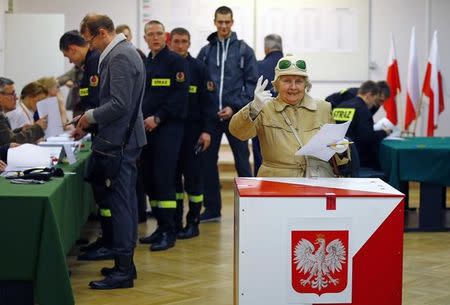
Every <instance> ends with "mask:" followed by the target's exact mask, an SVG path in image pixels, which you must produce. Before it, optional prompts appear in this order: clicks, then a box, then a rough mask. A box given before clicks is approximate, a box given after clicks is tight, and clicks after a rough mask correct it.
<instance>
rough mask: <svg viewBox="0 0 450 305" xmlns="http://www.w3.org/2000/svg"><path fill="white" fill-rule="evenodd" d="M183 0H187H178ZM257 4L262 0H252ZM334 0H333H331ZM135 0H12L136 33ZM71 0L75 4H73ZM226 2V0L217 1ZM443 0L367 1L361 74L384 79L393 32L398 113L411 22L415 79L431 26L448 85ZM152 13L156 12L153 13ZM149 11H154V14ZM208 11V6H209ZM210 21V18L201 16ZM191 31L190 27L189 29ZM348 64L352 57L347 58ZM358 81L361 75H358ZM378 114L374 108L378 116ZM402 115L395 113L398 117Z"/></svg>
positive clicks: (336, 85) (448, 4) (446, 124)
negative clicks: (106, 20)
mask: <svg viewBox="0 0 450 305" xmlns="http://www.w3.org/2000/svg"><path fill="white" fill-rule="evenodd" d="M179 1H187V0H179ZM254 1H256V2H257V3H258V5H260V3H263V2H264V1H263V0H254ZM336 1H338V0H336ZM138 2H139V1H138V0H136V1H123V0H98V1H92V0H90V1H88V0H79V1H77V2H73V1H69V0H60V1H53V0H15V1H14V10H15V13H44V12H45V13H63V14H65V15H66V30H69V29H73V28H78V25H79V22H80V20H81V19H82V18H83V16H84V15H85V14H86V13H88V12H92V11H97V12H102V13H106V14H108V15H110V16H111V18H112V19H113V21H114V22H115V23H116V24H119V23H127V24H129V25H130V26H131V27H132V30H133V32H134V33H137V27H138V24H137V23H138ZM74 3H76V5H74ZM223 3H226V1H223ZM449 11H450V1H448V0H371V1H370V13H369V15H370V20H368V22H370V48H369V54H370V55H369V56H370V60H371V61H372V62H373V63H374V64H375V65H376V67H375V69H373V70H370V72H369V75H367V78H370V79H374V80H381V79H385V77H386V68H387V67H386V66H387V60H388V52H389V33H390V32H393V34H394V36H395V39H396V46H397V57H398V62H399V68H400V78H401V82H402V90H403V91H402V94H401V96H400V98H399V99H398V100H399V101H401V106H400V107H399V113H400V114H402V115H403V113H404V109H405V107H404V101H405V91H406V77H407V65H408V53H409V39H410V32H411V27H412V26H413V25H415V26H416V41H417V50H418V59H419V63H420V67H419V73H420V83H422V82H423V74H424V70H425V64H426V61H427V58H428V48H429V44H430V39H431V34H432V32H433V31H434V29H437V30H438V31H439V53H440V58H441V67H442V69H443V72H444V77H445V79H444V81H445V84H446V88H448V90H447V91H448V92H449V91H450V81H449V80H450V40H449V39H448V29H449V28H450V18H448V17H447V15H448V12H449ZM156 14H157V13H156ZM156 14H155V15H156ZM211 14H213V12H211ZM204 22H205V23H211V22H212V21H211V19H208V20H204ZM192 34H193V35H195V33H192ZM348 64H349V65H351V64H352V63H351V62H349V63H348ZM361 81H362V80H361ZM358 85H359V83H357V82H356V83H343V82H334V81H333V82H330V81H320V82H319V81H314V79H313V89H312V92H311V94H312V95H313V96H315V97H320V98H323V97H325V96H326V95H328V94H329V93H332V92H334V91H337V90H340V89H342V88H345V87H347V86H358ZM446 98H447V104H446V105H447V110H446V111H445V112H444V113H443V114H442V115H441V118H440V127H439V129H438V131H437V134H438V135H447V136H450V97H449V95H448V93H447V96H446ZM381 115H382V114H381V113H379V114H378V116H381ZM402 121H403V118H401V122H402Z"/></svg>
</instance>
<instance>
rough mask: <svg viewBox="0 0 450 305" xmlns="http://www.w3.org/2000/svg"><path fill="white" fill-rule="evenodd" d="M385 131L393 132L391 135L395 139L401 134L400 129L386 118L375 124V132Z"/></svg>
mask: <svg viewBox="0 0 450 305" xmlns="http://www.w3.org/2000/svg"><path fill="white" fill-rule="evenodd" d="M383 129H390V130H392V133H391V135H392V136H393V137H399V136H400V134H401V131H400V128H398V127H397V126H395V125H394V124H392V122H391V121H390V120H389V119H388V118H386V117H384V118H381V119H379V120H378V121H377V122H376V123H375V124H373V130H374V131H377V130H383Z"/></svg>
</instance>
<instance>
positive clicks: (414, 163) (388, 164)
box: [380, 137, 450, 231]
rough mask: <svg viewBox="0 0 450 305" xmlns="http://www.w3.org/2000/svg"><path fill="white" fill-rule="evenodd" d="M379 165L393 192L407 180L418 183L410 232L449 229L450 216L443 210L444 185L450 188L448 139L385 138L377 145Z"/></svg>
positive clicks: (400, 187)
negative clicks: (417, 200)
mask: <svg viewBox="0 0 450 305" xmlns="http://www.w3.org/2000/svg"><path fill="white" fill-rule="evenodd" d="M380 163H381V168H382V169H383V171H384V173H385V174H386V175H387V177H388V182H389V184H391V185H392V186H393V187H395V188H397V189H401V190H402V191H404V189H403V188H404V184H405V182H408V181H418V182H420V207H419V211H418V221H417V226H416V227H415V228H413V227H411V228H410V229H413V230H415V229H417V230H420V231H441V230H450V226H448V225H447V222H448V221H449V220H450V217H449V216H450V215H447V214H448V213H447V212H448V211H447V210H446V209H445V192H446V186H449V185H450V138H448V137H445V138H443V137H434V138H424V137H415V138H405V140H389V139H385V140H383V141H382V142H381V145H380ZM402 184H403V185H402ZM411 214H413V213H411ZM416 214H417V212H416ZM405 224H407V223H406V222H405ZM407 229H408V228H407Z"/></svg>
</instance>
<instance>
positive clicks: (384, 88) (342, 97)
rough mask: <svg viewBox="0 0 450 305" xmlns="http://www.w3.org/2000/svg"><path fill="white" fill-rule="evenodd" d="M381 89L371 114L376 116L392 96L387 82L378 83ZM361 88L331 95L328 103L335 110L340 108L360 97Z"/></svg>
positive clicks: (327, 98)
mask: <svg viewBox="0 0 450 305" xmlns="http://www.w3.org/2000/svg"><path fill="white" fill-rule="evenodd" d="M376 84H377V86H378V87H379V89H380V95H379V97H378V99H377V101H376V102H375V105H374V106H373V107H372V108H370V112H371V113H372V115H374V114H375V113H376V112H377V111H378V109H380V107H381V106H383V104H384V102H385V101H386V100H387V99H388V98H389V97H390V96H391V90H390V89H389V85H388V83H387V82H386V81H384V80H381V81H379V82H377V83H376ZM358 90H359V88H356V87H352V88H347V89H343V90H341V91H339V92H335V93H333V94H330V95H329V96H327V97H326V98H325V100H326V101H327V102H329V103H330V104H331V107H332V108H333V109H334V108H336V107H337V106H339V104H340V103H342V102H345V101H348V100H351V99H352V98H354V97H356V96H357V95H358Z"/></svg>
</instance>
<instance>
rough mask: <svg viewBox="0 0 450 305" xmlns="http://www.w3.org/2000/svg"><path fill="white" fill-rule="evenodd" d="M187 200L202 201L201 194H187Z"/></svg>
mask: <svg viewBox="0 0 450 305" xmlns="http://www.w3.org/2000/svg"><path fill="white" fill-rule="evenodd" d="M189 202H195V203H200V202H203V194H200V195H189Z"/></svg>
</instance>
